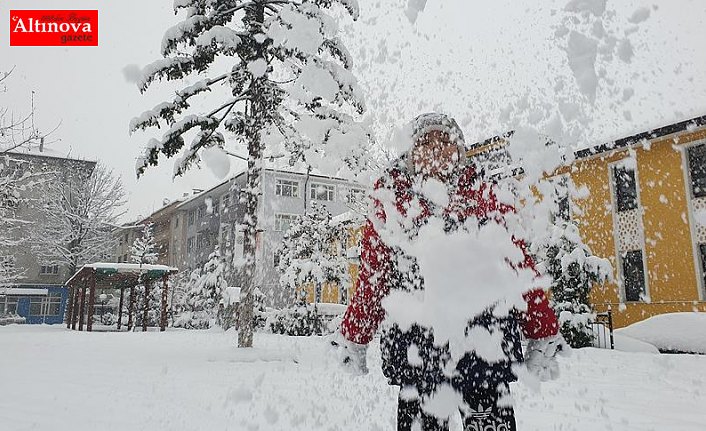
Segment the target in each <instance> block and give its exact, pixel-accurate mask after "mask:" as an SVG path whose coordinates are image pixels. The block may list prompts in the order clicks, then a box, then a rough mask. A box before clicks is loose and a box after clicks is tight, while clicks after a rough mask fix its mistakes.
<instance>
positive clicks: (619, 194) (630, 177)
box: [613, 166, 637, 212]
mask: <svg viewBox="0 0 706 431" xmlns="http://www.w3.org/2000/svg"><path fill="white" fill-rule="evenodd" d="M613 181H614V184H615V200H616V205H617V207H618V212H622V211H630V210H634V209H636V208H637V182H636V181H635V169H633V168H630V167H627V166H615V167H614V168H613Z"/></svg>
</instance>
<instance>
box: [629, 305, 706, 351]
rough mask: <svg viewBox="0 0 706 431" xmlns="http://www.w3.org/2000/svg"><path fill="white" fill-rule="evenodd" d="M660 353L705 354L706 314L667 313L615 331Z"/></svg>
mask: <svg viewBox="0 0 706 431" xmlns="http://www.w3.org/2000/svg"><path fill="white" fill-rule="evenodd" d="M616 333H619V334H620V335H626V336H628V337H631V338H634V339H637V340H640V341H644V342H646V343H649V344H652V345H654V346H655V347H657V348H658V349H659V350H661V351H676V352H688V353H701V354H706V313H669V314H661V315H659V316H654V317H650V318H649V319H645V320H643V321H641V322H637V323H634V324H632V325H630V326H627V327H625V328H622V329H618V330H616Z"/></svg>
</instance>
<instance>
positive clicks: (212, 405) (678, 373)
mask: <svg viewBox="0 0 706 431" xmlns="http://www.w3.org/2000/svg"><path fill="white" fill-rule="evenodd" d="M235 341H236V334H235V333H234V332H232V331H230V332H227V333H223V332H222V331H219V330H216V331H179V330H174V331H168V332H166V333H159V332H148V333H86V332H71V331H67V330H66V329H64V328H62V327H60V326H29V325H12V326H7V327H0V345H1V346H2V347H1V348H0V429H1V430H3V431H16V430H17V431H20V430H53V431H65V430H66V431H68V430H71V431H80V430H87V431H88V430H90V431H95V430H105V431H110V430H116V431H117V430H120V431H137V430H150V431H160V430H170V431H178V430H185V431H187V430H188V431H196V430H209V431H210V430H299V429H301V430H352V429H355V430H392V429H394V422H395V398H396V391H395V388H393V387H389V386H387V385H386V383H385V380H384V377H383V376H382V374H381V373H380V370H379V357H378V351H377V349H372V350H371V351H370V352H369V356H368V359H369V361H370V363H371V366H372V367H371V368H372V371H371V374H370V375H367V376H363V377H355V376H351V375H349V374H346V373H345V372H343V371H341V370H340V369H339V368H338V367H337V365H336V364H335V363H334V361H333V360H332V359H331V357H329V356H327V355H326V354H325V349H324V343H323V341H322V339H321V338H315V337H313V338H290V337H282V336H274V335H266V334H258V335H257V336H256V339H255V343H256V348H254V349H251V350H238V349H236V348H235V347H234V345H235ZM561 368H562V376H561V378H560V379H559V380H558V381H555V382H551V383H547V384H544V385H542V388H541V392H540V393H536V392H533V391H532V390H531V389H530V388H529V387H527V386H526V385H524V384H523V383H518V384H516V385H515V386H514V387H513V391H514V394H515V398H516V410H517V418H518V422H519V430H521V431H530V430H537V431H539V430H542V431H547V430H586V431H589V430H590V431H596V430H635V431H638V430H639V431H647V430H660V431H662V430H675V431H678V430H694V431H696V430H703V429H704V426H705V425H704V424H706V412H705V411H704V408H703V407H704V406H705V405H706V373H705V372H704V370H706V356H698V355H656V354H648V353H626V352H618V351H607V350H598V349H583V350H580V351H575V353H574V355H573V356H572V357H571V358H568V359H564V358H562V359H561ZM452 429H458V427H457V426H456V428H452Z"/></svg>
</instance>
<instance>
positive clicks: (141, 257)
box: [130, 223, 159, 265]
mask: <svg viewBox="0 0 706 431" xmlns="http://www.w3.org/2000/svg"><path fill="white" fill-rule="evenodd" d="M153 230H154V223H147V224H145V225H144V226H143V228H142V233H141V235H140V236H139V237H137V238H135V241H133V243H132V247H131V248H130V260H132V262H133V263H140V264H142V263H145V264H148V265H153V264H156V263H157V259H158V258H159V253H157V250H155V249H156V247H157V243H156V242H155V240H154V232H153Z"/></svg>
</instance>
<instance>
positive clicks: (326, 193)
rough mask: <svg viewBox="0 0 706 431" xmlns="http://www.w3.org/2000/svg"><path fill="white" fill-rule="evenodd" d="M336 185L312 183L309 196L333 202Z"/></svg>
mask: <svg viewBox="0 0 706 431" xmlns="http://www.w3.org/2000/svg"><path fill="white" fill-rule="evenodd" d="M334 191H335V187H334V186H331V185H327V184H320V183H312V184H311V187H310V188H309V198H311V199H314V200H317V201H330V202H333V195H334Z"/></svg>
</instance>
